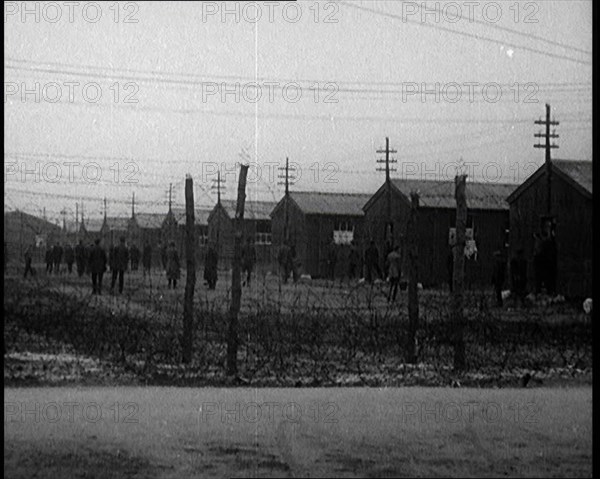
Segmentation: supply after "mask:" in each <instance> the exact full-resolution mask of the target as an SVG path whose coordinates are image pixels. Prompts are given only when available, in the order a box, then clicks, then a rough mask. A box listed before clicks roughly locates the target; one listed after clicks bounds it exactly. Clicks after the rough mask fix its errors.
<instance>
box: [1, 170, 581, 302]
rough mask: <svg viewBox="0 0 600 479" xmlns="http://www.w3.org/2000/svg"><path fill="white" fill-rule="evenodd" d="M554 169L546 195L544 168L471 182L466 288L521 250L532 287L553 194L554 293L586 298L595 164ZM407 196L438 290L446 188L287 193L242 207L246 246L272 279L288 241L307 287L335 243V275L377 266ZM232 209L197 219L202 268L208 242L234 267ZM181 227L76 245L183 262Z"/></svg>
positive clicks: (427, 281) (442, 277)
mask: <svg viewBox="0 0 600 479" xmlns="http://www.w3.org/2000/svg"><path fill="white" fill-rule="evenodd" d="M551 166H552V173H551V189H550V190H549V189H548V182H547V181H546V175H547V173H548V170H547V168H546V166H544V165H542V166H541V167H540V168H539V169H538V170H537V171H536V172H535V173H534V174H533V175H532V176H530V177H529V178H528V179H527V180H526V181H525V182H524V183H523V184H521V185H515V184H499V183H478V182H469V181H468V182H467V207H468V218H467V228H468V229H467V235H468V238H469V239H470V240H471V243H472V244H473V245H475V247H476V253H474V254H473V255H472V256H470V257H469V259H467V264H466V280H467V284H470V285H471V286H475V285H489V284H490V282H491V276H492V268H493V254H494V252H495V251H497V250H501V251H504V252H505V253H506V255H507V257H511V256H513V255H514V253H515V251H516V250H517V249H523V250H524V252H525V255H526V257H527V258H528V264H529V274H528V277H529V278H530V279H531V280H533V274H534V273H533V261H532V258H533V248H534V233H539V231H540V228H541V222H542V221H543V220H545V219H547V213H548V211H547V209H546V205H547V201H546V199H547V195H548V191H550V192H551V193H550V194H551V197H552V198H551V204H552V220H553V223H554V227H555V238H556V244H557V251H558V265H557V270H558V274H557V291H558V292H559V293H562V294H564V295H565V296H576V297H580V296H587V295H589V294H591V278H592V233H591V225H592V163H591V162H588V161H570V160H553V161H552V164H551ZM413 191H416V192H418V193H419V209H418V221H417V224H416V228H417V237H418V257H419V281H420V282H421V283H422V284H423V285H424V286H426V287H427V286H437V285H440V284H443V283H445V282H446V281H447V279H448V268H447V266H448V263H447V259H448V255H449V254H450V251H451V249H450V238H451V237H452V234H453V229H454V227H455V218H456V209H455V208H456V200H455V198H454V182H453V181H452V180H449V181H431V180H415V179H393V178H392V179H390V180H389V181H386V182H385V183H384V184H383V185H382V186H381V187H380V188H379V189H378V190H377V191H376V192H375V193H374V194H346V193H324V192H307V191H297V192H296V191H292V192H290V193H288V194H287V195H285V196H284V197H283V198H282V199H281V200H280V201H279V202H260V201H249V200H247V201H246V208H245V213H244V226H243V228H244V238H245V239H244V240H245V241H246V240H247V238H252V240H253V241H254V244H255V246H256V251H257V260H258V265H259V266H258V268H259V269H260V268H262V269H263V270H271V271H276V270H277V262H276V259H277V252H278V251H279V248H280V247H281V245H282V244H283V242H284V239H285V238H286V236H287V238H288V240H289V241H290V242H291V243H293V244H294V246H295V249H296V252H297V257H298V260H299V262H300V264H301V272H302V273H304V274H308V275H310V276H311V277H313V278H318V277H324V276H325V275H326V274H327V270H328V265H327V255H328V252H329V251H330V249H329V248H330V247H331V246H330V245H331V243H332V242H333V244H335V245H336V246H335V248H336V249H337V257H338V261H337V264H336V275H340V276H341V275H344V274H345V273H346V272H347V268H348V266H347V261H345V260H346V258H347V256H348V254H349V251H350V248H351V244H352V245H354V247H355V248H357V249H358V250H359V252H361V253H362V252H364V251H365V249H366V247H367V246H368V244H369V243H370V242H371V241H374V242H375V244H376V246H377V247H378V250H379V252H380V259H381V263H382V265H383V261H384V251H385V248H386V242H390V241H391V242H393V243H394V244H400V245H401V246H404V243H405V240H406V238H407V234H408V231H407V229H406V228H407V224H408V217H409V214H410V209H411V204H410V194H411V192H413ZM235 209H236V204H235V201H228V200H222V201H219V202H218V203H217V204H216V205H215V206H214V207H213V208H212V209H206V208H204V209H197V210H196V211H195V224H196V238H197V245H196V246H197V252H198V259H199V260H200V261H202V259H203V256H204V251H205V248H206V246H207V244H208V242H209V241H211V242H213V243H214V244H215V245H216V247H217V249H218V251H219V257H220V264H221V266H224V267H228V266H229V265H230V264H231V263H230V262H231V259H232V258H233V242H234V234H233V233H234V217H235ZM5 218H6V215H5ZM5 222H6V220H5ZM184 228H185V211H184V210H183V209H172V208H169V210H168V212H167V213H166V214H158V213H135V212H133V211H132V215H131V217H129V218H124V217H110V216H107V217H105V218H103V219H102V220H89V219H88V220H86V221H83V222H82V223H81V224H80V228H79V231H77V232H76V234H75V237H76V238H83V239H86V240H87V239H91V238H95V237H100V238H102V239H103V241H104V243H105V244H107V245H108V244H110V243H116V242H117V241H118V238H119V237H120V236H125V237H126V238H127V240H128V242H129V243H135V244H137V245H138V246H139V247H140V248H141V247H143V245H144V244H145V243H146V242H148V243H150V244H151V245H152V246H153V247H155V249H156V247H157V246H158V245H159V243H163V244H164V243H166V242H169V241H175V243H176V245H177V246H178V248H179V249H180V251H181V252H182V253H183V252H184V251H185V248H184V238H185V234H184ZM5 230H6V227H5ZM73 242H74V241H73ZM158 261H159V259H158V255H157V256H156V262H157V264H158ZM403 269H404V271H406V268H403Z"/></svg>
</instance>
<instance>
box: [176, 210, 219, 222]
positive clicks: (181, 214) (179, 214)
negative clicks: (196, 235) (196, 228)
mask: <svg viewBox="0 0 600 479" xmlns="http://www.w3.org/2000/svg"><path fill="white" fill-rule="evenodd" d="M172 211H173V215H174V216H175V219H176V220H177V223H179V224H182V225H184V224H185V208H173V209H172ZM211 211H212V208H196V209H195V210H194V223H195V224H197V225H207V224H208V216H209V215H210V212H211Z"/></svg>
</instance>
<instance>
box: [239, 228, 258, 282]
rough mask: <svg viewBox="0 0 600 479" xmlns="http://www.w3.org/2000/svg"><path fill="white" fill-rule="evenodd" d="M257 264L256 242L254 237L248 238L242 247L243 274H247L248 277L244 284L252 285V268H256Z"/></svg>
mask: <svg viewBox="0 0 600 479" xmlns="http://www.w3.org/2000/svg"><path fill="white" fill-rule="evenodd" d="M255 264H256V248H255V247H254V242H253V241H252V238H248V239H247V240H246V244H245V245H244V248H243V249H242V274H245V275H246V279H245V280H244V283H243V286H246V285H248V286H250V281H251V279H252V270H253V269H254V265H255Z"/></svg>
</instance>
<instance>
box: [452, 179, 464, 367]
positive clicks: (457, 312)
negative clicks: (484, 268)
mask: <svg viewBox="0 0 600 479" xmlns="http://www.w3.org/2000/svg"><path fill="white" fill-rule="evenodd" d="M466 182H467V175H459V176H456V178H455V179H454V184H455V192H454V195H455V198H456V243H455V244H454V273H453V278H452V281H453V288H452V289H453V292H452V326H453V327H452V334H453V335H454V338H453V344H454V369H455V370H456V371H462V370H464V369H465V367H466V359H465V340H464V317H463V287H464V280H465V269H464V265H465V234H466V229H467V198H466Z"/></svg>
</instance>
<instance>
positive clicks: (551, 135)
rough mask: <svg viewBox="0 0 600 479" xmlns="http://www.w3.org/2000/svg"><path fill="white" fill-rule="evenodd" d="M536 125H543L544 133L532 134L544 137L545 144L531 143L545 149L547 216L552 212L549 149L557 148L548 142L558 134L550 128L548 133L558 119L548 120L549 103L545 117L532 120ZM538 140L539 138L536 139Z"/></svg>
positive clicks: (556, 123)
mask: <svg viewBox="0 0 600 479" xmlns="http://www.w3.org/2000/svg"><path fill="white" fill-rule="evenodd" d="M534 123H535V124H536V125H545V126H546V132H545V133H541V132H540V133H536V134H534V135H533V136H534V137H536V138H545V144H543V145H542V144H540V143H538V144H536V145H533V147H534V148H544V149H545V150H546V213H547V214H548V216H550V215H551V213H552V160H551V156H550V151H551V150H552V148H558V145H556V144H550V139H551V138H558V135H557V134H556V133H555V132H556V130H552V133H550V126H551V125H552V126H555V125H559V124H560V123H559V122H558V121H554V120H550V105H549V104H548V103H546V119H545V120H542V119H541V118H540V119H539V120H537V121H535V122H534ZM538 141H539V140H538Z"/></svg>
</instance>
